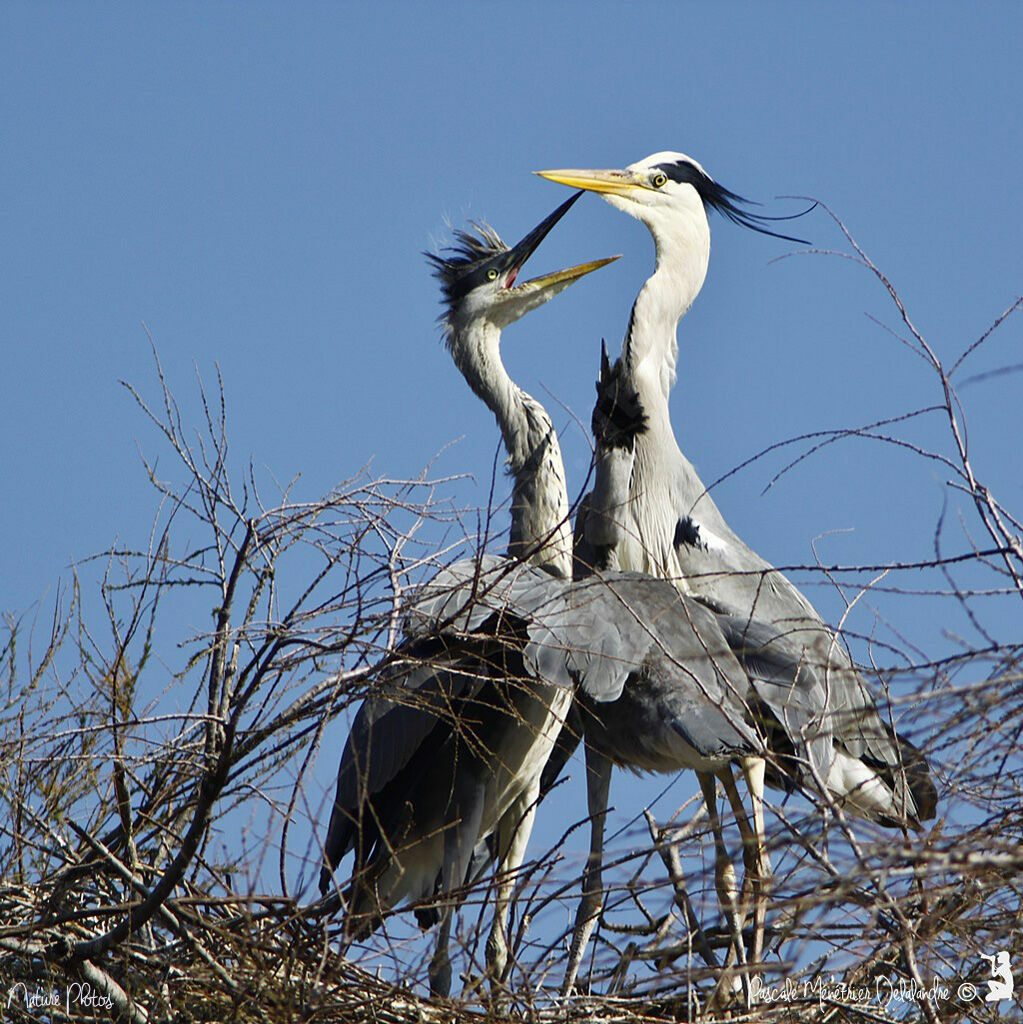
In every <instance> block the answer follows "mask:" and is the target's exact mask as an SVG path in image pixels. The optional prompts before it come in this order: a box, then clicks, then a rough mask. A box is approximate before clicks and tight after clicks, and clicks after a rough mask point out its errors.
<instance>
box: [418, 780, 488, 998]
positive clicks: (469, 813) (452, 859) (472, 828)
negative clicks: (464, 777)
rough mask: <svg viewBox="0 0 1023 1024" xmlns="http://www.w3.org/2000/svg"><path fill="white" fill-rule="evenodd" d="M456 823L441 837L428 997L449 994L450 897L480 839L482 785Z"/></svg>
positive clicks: (452, 903) (462, 807) (464, 803)
mask: <svg viewBox="0 0 1023 1024" xmlns="http://www.w3.org/2000/svg"><path fill="white" fill-rule="evenodd" d="M458 806H459V809H460V811H461V813H460V817H459V820H458V821H456V822H455V823H454V824H453V825H452V826H451V827H450V828H448V829H447V831H445V833H444V863H443V866H442V867H441V891H442V893H444V895H445V899H444V903H443V904H442V906H441V909H440V923H439V926H438V929H437V945H436V948H435V949H434V953H433V957H432V959H431V960H430V968H429V976H430V995H434V996H448V995H450V994H451V959H450V956H449V954H448V945H449V943H450V941H451V919H452V918H453V917H454V913H455V901H454V898H453V897H451V896H450V895H449V894H450V893H452V892H454V891H455V890H456V889H458V888H460V887H461V886H462V885H463V883H464V882H465V873H466V871H467V870H468V867H469V859H470V857H472V851H473V848H474V847H475V845H476V841H477V839H478V838H479V827H480V818H481V817H482V815H483V787H482V784H480V785H478V786H476V787H474V788H473V790H472V791H471V792H470V793H469V794H468V796H467V799H465V800H463V801H460V802H459V804H458Z"/></svg>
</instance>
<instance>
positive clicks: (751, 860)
mask: <svg viewBox="0 0 1023 1024" xmlns="http://www.w3.org/2000/svg"><path fill="white" fill-rule="evenodd" d="M758 765H759V769H758V767H757V766H758ZM764 768H765V764H764V761H763V759H762V758H759V757H756V758H754V757H750V758H744V759H743V761H742V771H743V775H744V776H745V778H746V784H747V786H748V788H749V791H750V799H751V801H752V804H753V823H752V824H750V820H749V817H748V815H747V814H746V808H745V806H744V804H743V802H742V796H741V795H740V793H739V789H738V787H737V786H736V784H735V780H734V779H733V778H732V773H731V771H730V770H729V771H728V772H727V773H722V775H721V779H722V782H723V783H724V786H725V792H726V793H727V795H728V800H729V803H730V804H731V805H732V812H733V813H734V815H735V821H736V824H737V825H738V826H739V832H740V833H741V835H742V845H743V863H744V864H745V866H746V878H745V879H744V881H743V892H744V894H745V892H746V890H747V886H748V889H749V892H750V898H751V901H752V908H753V949H752V960H751V962H752V963H754V964H756V963H759V962H760V959H761V957H762V955H763V947H764V928H765V924H766V919H767V893H766V888H767V882H768V879H769V878H770V873H771V869H770V865H769V864H768V860H767V850H766V847H765V842H766V840H765V837H764V807H763V798H764V786H763V778H764ZM758 779H759V782H758ZM744 912H745V911H744Z"/></svg>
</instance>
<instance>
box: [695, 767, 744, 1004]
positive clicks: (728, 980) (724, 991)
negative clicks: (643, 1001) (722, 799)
mask: <svg viewBox="0 0 1023 1024" xmlns="http://www.w3.org/2000/svg"><path fill="white" fill-rule="evenodd" d="M726 773H727V770H726ZM727 774H728V775H729V778H731V774H730V773H727ZM696 777H697V778H698V779H699V781H700V789H701V790H702V791H703V802H704V804H706V806H707V817H708V818H709V819H710V828H711V832H712V833H713V834H714V889H715V891H716V892H717V897H718V906H719V907H720V908H721V913H722V914H723V915H724V918H725V921H726V922H727V924H728V929H729V931H730V932H731V933H732V945H731V947H730V948H729V950H728V956H727V957H726V958H725V967H724V970H723V971H722V973H721V978H720V980H719V981H718V986H717V989H716V990H715V993H714V997H713V999H712V1002H713V1003H715V1004H723V1003H725V1002H727V1001H728V999H729V998H730V996H731V993H732V992H736V991H737V990H738V989H739V988H740V987H742V988H744V989H746V995H747V999H748V997H749V989H748V985H749V982H748V978H747V976H746V974H745V973H743V976H742V980H741V981H738V980H737V979H736V978H735V977H734V975H733V973H732V972H731V971H730V970H729V968H730V967H731V966H732V965H733V964H735V963H736V962H738V963H740V964H745V963H746V947H745V945H744V944H743V941H742V917H741V914H740V910H739V892H738V886H737V885H736V882H735V867H734V866H733V864H732V860H731V858H730V857H729V856H728V848H727V847H726V846H725V837H724V834H723V833H722V831H721V818H720V817H719V816H718V795H717V783H716V781H715V778H714V776H713V775H712V774H710V773H708V772H697V775H696Z"/></svg>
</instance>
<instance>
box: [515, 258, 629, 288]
mask: <svg viewBox="0 0 1023 1024" xmlns="http://www.w3.org/2000/svg"><path fill="white" fill-rule="evenodd" d="M617 259H621V253H619V254H618V255H617V256H608V257H606V258H605V259H602V260H593V261H592V262H590V263H580V264H579V265H578V266H576V267H566V268H565V269H564V270H555V271H554V272H553V273H551V274H541V275H540V276H539V277H532V278H530V279H529V280H528V281H524V282H523V283H522V284H521V285H519V286H518V287H519V288H530V289H536V290H537V291H544V290H545V289H547V288H554V287H556V286H557V285H566V284H571V283H572V282H573V281H578V280H579V278H580V277H585V276H586V275H587V274H590V273H592V272H593V271H594V270H600V268H601V267H606V266H607V265H608V264H609V263H614V261H615V260H617ZM559 290H560V289H559Z"/></svg>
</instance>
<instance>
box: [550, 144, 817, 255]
mask: <svg viewBox="0 0 1023 1024" xmlns="http://www.w3.org/2000/svg"><path fill="white" fill-rule="evenodd" d="M536 173H537V174H539V175H540V177H542V178H548V179H549V180H551V181H556V182H559V183H560V184H562V185H570V186H571V187H572V188H581V189H585V190H587V191H590V192H597V193H599V194H600V195H601V196H602V197H603V198H604V199H606V200H607V201H608V202H609V203H610V204H611V205H612V206H614V207H615V208H616V209H619V210H622V211H623V212H625V213H628V214H630V215H631V216H633V217H636V218H638V219H639V220H641V221H643V223H644V224H646V226H647V227H648V228H649V229H650V231H651V233H652V234H653V236H654V239H655V240H657V241H658V242H662V241H663V242H669V241H670V240H672V239H678V238H684V239H687V240H688V241H689V242H690V244H695V245H701V244H702V243H704V240H705V244H706V247H707V248H708V249H709V247H710V232H709V228H708V227H707V211H708V210H709V209H713V210H717V211H718V213H721V214H723V215H724V216H725V217H727V218H728V219H729V220H730V221H732V222H733V223H735V224H741V225H742V226H743V227H747V228H751V229H752V230H753V231H759V232H761V233H763V234H766V235H775V236H776V237H778V238H785V239H787V240H788V241H795V242H799V241H802V239H798V238H790V237H789V236H788V235H779V234H778V233H777V232H775V231H771V230H770V229H768V228H766V227H765V226H764V222H765V221H772V220H785V219H788V218H784V217H781V218H776V217H765V216H763V215H762V214H757V213H752V212H751V211H750V210H748V209H745V207H748V206H750V205H751V203H750V200H748V199H744V198H743V197H742V196H740V195H737V194H736V193H735V192H732V191H730V190H729V189H727V188H725V187H724V186H723V185H719V184H718V183H717V182H716V181H715V180H714V179H713V178H712V177H711V176H710V175H709V174H708V173H707V172H706V171H705V170H704V169H703V167H702V166H701V165H700V164H699V163H697V162H696V161H695V160H694V159H693V158H692V157H689V156H686V155H685V154H684V153H673V152H670V151H664V152H661V153H652V154H651V155H650V156H648V157H645V158H644V159H642V160H639V161H637V162H636V163H634V164H630V165H629V166H628V167H626V168H624V169H623V170H620V171H618V170H599V171H594V170H558V171H537V172H536Z"/></svg>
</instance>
